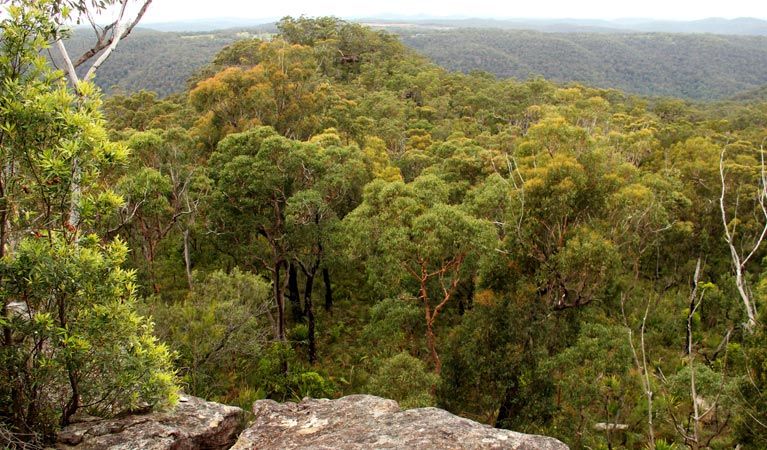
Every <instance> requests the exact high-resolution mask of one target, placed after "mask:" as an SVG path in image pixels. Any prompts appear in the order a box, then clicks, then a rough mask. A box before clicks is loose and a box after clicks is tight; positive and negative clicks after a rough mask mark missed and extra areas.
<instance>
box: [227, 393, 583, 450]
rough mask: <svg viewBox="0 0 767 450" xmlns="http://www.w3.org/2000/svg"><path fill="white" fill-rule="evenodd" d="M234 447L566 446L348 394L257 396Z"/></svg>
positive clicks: (561, 449)
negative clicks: (281, 399)
mask: <svg viewBox="0 0 767 450" xmlns="http://www.w3.org/2000/svg"><path fill="white" fill-rule="evenodd" d="M253 412H254V414H255V421H254V422H253V424H252V425H251V426H250V427H249V428H248V429H246V430H245V431H244V432H243V433H242V434H241V435H240V438H239V439H238V440H237V443H236V444H235V445H234V447H232V449H233V450H251V449H259V450H290V449H302V450H306V449H312V450H321V449H327V450H331V449H333V450H336V449H344V450H363V449H364V450H372V449H382V450H383V449H403V450H404V449H408V450H410V449H419V450H430V449H434V450H437V449H440V450H446V449H454V450H460V449H514V450H534V449H535V450H567V449H568V447H567V446H566V445H565V444H563V443H562V442H560V441H558V440H556V439H554V438H550V437H544V436H534V435H529V434H522V433H516V432H513V431H509V430H501V429H497V428H492V427H490V426H487V425H482V424H479V423H477V422H474V421H471V420H468V419H464V418H461V417H458V416H455V415H453V414H451V413H449V412H447V411H444V410H441V409H437V408H418V409H409V410H405V411H402V410H401V409H400V407H399V405H398V404H397V402H395V401H393V400H385V399H382V398H379V397H374V396H371V395H350V396H347V397H343V398H340V399H338V400H326V399H308V398H307V399H304V400H303V401H301V402H300V403H284V404H280V403H277V402H274V401H272V400H259V401H257V402H256V403H255V404H254V405H253Z"/></svg>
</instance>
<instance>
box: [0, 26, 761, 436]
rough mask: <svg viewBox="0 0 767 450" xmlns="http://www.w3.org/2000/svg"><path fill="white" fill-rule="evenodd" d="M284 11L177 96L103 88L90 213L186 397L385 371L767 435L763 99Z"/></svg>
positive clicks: (629, 425) (631, 417) (270, 392)
mask: <svg viewBox="0 0 767 450" xmlns="http://www.w3.org/2000/svg"><path fill="white" fill-rule="evenodd" d="M278 26H279V33H278V35H277V36H275V37H274V38H271V39H269V40H261V39H243V40H238V41H236V42H233V43H232V44H231V45H230V46H228V47H226V48H225V49H223V50H222V51H221V52H220V53H219V54H218V55H217V56H216V57H215V58H213V59H212V60H211V61H210V62H209V63H208V64H207V65H206V66H205V67H203V68H202V69H200V70H199V71H197V72H196V74H195V75H194V76H193V77H191V79H190V80H189V88H188V90H186V91H185V92H184V93H183V94H181V95H177V96H173V97H170V98H168V99H161V98H160V97H159V96H158V95H157V94H155V93H151V92H147V91H140V92H137V93H133V94H130V95H127V94H116V95H113V96H111V97H109V98H108V99H107V100H106V101H105V102H104V105H103V115H104V119H105V120H106V128H107V130H108V134H109V138H110V140H111V142H112V144H113V145H117V146H120V147H121V148H123V147H124V148H128V149H130V152H131V157H130V158H129V159H127V160H126V161H124V162H123V163H122V164H118V165H117V167H114V168H110V169H109V170H103V171H101V172H100V173H99V176H98V180H99V186H103V187H105V188H109V189H110V190H111V191H112V192H114V194H115V196H119V197H115V198H119V200H120V202H119V203H120V206H119V207H117V208H113V209H112V214H109V213H108V212H104V211H102V212H100V213H99V214H94V217H95V218H96V219H94V221H93V223H92V224H91V225H89V226H91V227H93V229H94V230H96V231H98V232H99V233H100V234H99V235H100V236H103V237H102V239H103V240H104V241H105V242H124V243H125V244H126V245H127V246H128V247H129V248H131V249H132V251H131V252H129V253H127V254H123V253H121V254H120V255H121V256H124V257H125V258H127V263H128V266H129V268H130V269H131V270H132V271H135V275H136V278H137V280H138V286H137V287H136V292H135V294H136V295H139V296H140V297H141V298H142V299H143V300H142V301H141V304H142V310H143V312H144V313H146V314H151V315H152V317H153V318H154V322H155V327H154V330H153V331H154V333H155V335H156V336H157V338H159V339H160V340H162V341H163V342H166V343H167V345H168V346H169V347H170V349H172V350H173V352H174V355H175V367H176V370H177V375H178V377H179V382H180V384H181V385H182V386H183V387H184V389H185V390H186V391H187V392H189V393H191V394H194V395H200V396H203V397H206V398H210V399H215V400H219V401H224V402H229V403H234V404H239V405H243V406H245V407H248V405H249V404H250V402H252V401H253V400H255V399H260V398H271V399H276V400H280V401H284V400H290V399H300V398H301V397H303V396H306V395H310V396H315V397H322V396H341V395H345V394H350V393H360V392H367V393H373V394H378V395H383V396H387V397H390V398H394V399H396V400H398V401H400V402H401V403H402V404H403V405H405V406H407V407H416V406H426V405H435V406H440V407H443V408H446V409H448V410H450V411H453V412H455V413H457V414H460V415H463V416H466V417H470V418H472V419H476V420H480V421H483V422H486V423H489V424H492V425H495V426H499V427H509V428H513V429H515V430H518V431H525V432H535V433H543V434H548V435H552V436H555V437H557V438H560V439H562V440H563V441H564V442H566V443H567V444H569V445H570V446H571V448H574V449H586V448H632V449H643V448H651V449H667V448H694V449H700V448H722V449H724V448H734V447H736V446H738V445H739V446H741V448H744V449H746V448H748V449H759V448H764V446H765V445H767V441H765V436H767V433H765V431H767V430H765V423H767V416H765V411H767V398H766V397H765V388H767V371H766V370H765V368H766V367H767V362H766V361H767V353H765V350H764V349H765V342H767V334H766V333H765V329H764V312H763V309H764V295H765V289H766V288H767V282H765V275H764V274H763V271H762V261H763V258H764V256H765V248H764V245H763V243H762V241H763V239H764V237H765V233H766V230H767V209H766V208H767V203H765V202H767V198H766V194H765V185H766V184H767V176H766V175H765V160H764V150H765V143H767V102H765V101H764V99H763V97H761V96H760V95H758V93H754V95H749V96H748V99H747V100H744V101H734V100H733V101H727V102H719V103H715V104H714V103H711V104H707V103H701V104H697V105H690V104H688V103H686V102H685V101H683V100H680V99H676V98H660V99H657V98H656V99H652V100H650V99H647V98H644V97H640V96H636V95H631V94H627V93H625V92H622V91H619V90H616V89H605V88H597V87H592V86H589V85H586V84H579V83H566V84H556V83H554V82H552V81H547V80H546V79H543V78H540V77H533V78H530V79H523V80H522V81H517V80H513V79H502V78H497V77H496V76H494V75H492V74H490V73H488V72H483V71H472V72H469V73H467V74H462V73H454V72H449V71H447V70H446V69H443V68H440V67H439V66H437V65H435V64H434V63H432V62H430V61H428V60H427V59H425V58H424V57H421V56H418V55H417V54H415V53H414V52H413V51H412V50H409V49H408V48H407V47H405V46H404V45H403V44H402V43H401V42H400V41H399V40H398V39H397V38H396V37H395V36H393V35H391V34H389V33H387V32H384V31H376V30H372V29H370V28H367V27H364V26H362V25H360V24H356V23H349V22H344V21H342V20H339V19H336V18H331V17H324V18H317V19H310V18H306V17H301V18H290V17H288V18H285V19H283V20H282V21H281V22H280V23H279V24H278ZM9 104H11V105H12V104H15V103H12V102H11V103H9ZM4 133H9V131H7V130H5V131H4ZM5 148H6V147H3V149H5ZM29 183H32V185H33V186H36V187H37V186H38V185H39V186H40V189H41V192H48V191H47V190H46V189H48V187H46V186H49V185H48V184H46V183H45V182H44V181H43V182H42V183H41V182H40V181H39V180H38V181H36V182H35V181H29ZM34 183H37V184H34ZM43 185H45V186H43ZM19 192H23V190H19ZM19 195H20V194H19ZM106 206H109V205H106ZM107 209H108V208H107ZM23 231H26V229H23ZM105 251H106V250H105ZM4 261H6V263H5V264H20V263H21V262H22V261H20V259H19V258H6V259H5V260H4ZM4 273H5V272H4ZM3 281H5V278H3ZM3 299H4V302H6V303H4V305H7V300H6V299H7V297H4V298H3ZM9 318H10V313H8V312H6V311H4V314H3V319H4V322H3V326H6V327H9V326H10V325H8V323H10V322H8V319H9ZM0 387H3V385H0ZM5 392H6V391H0V393H2V394H3V395H5ZM2 414H6V415H0V418H2V419H3V423H4V424H5V425H7V424H8V422H7V417H8V416H7V412H6V411H5V410H3V411H2Z"/></svg>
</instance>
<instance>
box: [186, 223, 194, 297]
mask: <svg viewBox="0 0 767 450" xmlns="http://www.w3.org/2000/svg"><path fill="white" fill-rule="evenodd" d="M184 267H185V268H186V282H187V285H188V286H189V290H192V289H193V288H194V282H193V281H194V280H193V279H192V255H191V250H190V243H189V229H188V228H187V229H185V230H184Z"/></svg>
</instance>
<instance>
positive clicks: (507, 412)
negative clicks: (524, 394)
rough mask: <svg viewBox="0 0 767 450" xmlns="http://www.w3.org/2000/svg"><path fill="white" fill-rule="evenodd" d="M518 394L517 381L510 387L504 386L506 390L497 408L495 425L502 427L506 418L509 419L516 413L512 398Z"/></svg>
mask: <svg viewBox="0 0 767 450" xmlns="http://www.w3.org/2000/svg"><path fill="white" fill-rule="evenodd" d="M518 396H519V387H518V386H517V383H516V382H515V383H514V386H513V387H511V388H508V387H507V388H506V392H505V393H504V395H503V401H502V402H501V406H500V407H499V408H498V415H497V416H496V418H495V425H494V426H495V427H496V428H502V427H503V426H504V425H505V422H506V421H507V420H508V419H511V418H512V417H514V416H515V415H516V414H517V408H516V407H515V404H514V403H515V402H514V399H515V398H517V397H518Z"/></svg>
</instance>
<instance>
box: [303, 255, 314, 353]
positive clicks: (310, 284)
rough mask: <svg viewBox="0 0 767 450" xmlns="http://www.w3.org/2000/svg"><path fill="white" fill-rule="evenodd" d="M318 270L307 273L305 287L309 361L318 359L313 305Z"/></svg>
mask: <svg viewBox="0 0 767 450" xmlns="http://www.w3.org/2000/svg"><path fill="white" fill-rule="evenodd" d="M315 272H316V270H312V271H311V272H310V273H307V274H306V287H305V289H304V308H305V309H304V313H305V314H306V318H307V319H309V363H310V364H314V363H315V362H316V361H317V342H316V339H315V336H314V334H315V333H314V308H313V307H312V291H313V290H314V275H315Z"/></svg>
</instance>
